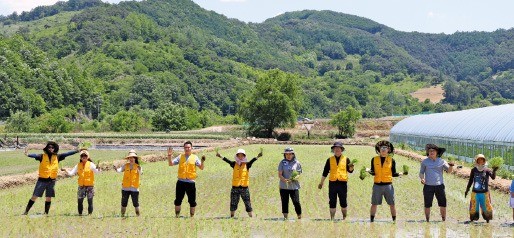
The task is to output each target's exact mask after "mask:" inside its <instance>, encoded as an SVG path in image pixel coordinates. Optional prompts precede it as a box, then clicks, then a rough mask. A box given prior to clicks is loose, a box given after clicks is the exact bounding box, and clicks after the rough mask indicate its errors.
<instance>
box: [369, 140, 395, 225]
mask: <svg viewBox="0 0 514 238" xmlns="http://www.w3.org/2000/svg"><path fill="white" fill-rule="evenodd" d="M375 151H376V152H377V154H378V156H375V157H373V158H372V159H371V168H370V171H369V173H370V174H371V175H373V176H375V177H374V179H373V181H374V183H373V192H372V195H371V208H370V212H369V213H370V221H371V222H373V221H374V220H375V214H376V213H377V206H378V205H382V197H384V198H385V200H386V202H387V205H389V209H390V210H391V217H392V218H393V221H396V208H395V206H394V187H393V177H398V176H400V175H401V173H397V172H396V162H395V161H394V159H393V157H392V154H393V153H394V146H393V144H391V142H389V141H385V140H383V141H379V142H378V143H377V144H376V145H375Z"/></svg>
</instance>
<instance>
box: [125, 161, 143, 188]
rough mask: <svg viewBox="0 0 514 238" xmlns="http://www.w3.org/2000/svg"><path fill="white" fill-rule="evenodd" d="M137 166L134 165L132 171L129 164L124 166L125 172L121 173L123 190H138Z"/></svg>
mask: <svg viewBox="0 0 514 238" xmlns="http://www.w3.org/2000/svg"><path fill="white" fill-rule="evenodd" d="M138 168H139V165H138V164H136V163H134V166H133V167H132V169H130V163H126V164H125V171H124V172H123V183H122V186H123V187H124V188H129V187H133V188H139V170H138Z"/></svg>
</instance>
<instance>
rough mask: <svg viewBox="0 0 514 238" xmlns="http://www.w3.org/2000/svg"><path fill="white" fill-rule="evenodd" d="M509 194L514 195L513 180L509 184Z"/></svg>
mask: <svg viewBox="0 0 514 238" xmlns="http://www.w3.org/2000/svg"><path fill="white" fill-rule="evenodd" d="M510 192H511V193H514V180H512V183H511V184H510Z"/></svg>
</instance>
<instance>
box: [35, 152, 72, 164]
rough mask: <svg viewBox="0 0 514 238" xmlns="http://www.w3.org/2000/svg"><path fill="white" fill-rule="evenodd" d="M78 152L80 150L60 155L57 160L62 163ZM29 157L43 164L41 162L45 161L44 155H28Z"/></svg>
mask: <svg viewBox="0 0 514 238" xmlns="http://www.w3.org/2000/svg"><path fill="white" fill-rule="evenodd" d="M78 152H79V151H78V150H72V151H68V152H66V153H62V154H58V155H57V160H58V161H59V162H61V161H62V160H64V159H66V157H68V156H70V155H74V154H76V153H78ZM27 156H28V157H30V158H34V159H36V160H37V161H39V162H40V163H41V160H42V159H43V154H28V155H27Z"/></svg>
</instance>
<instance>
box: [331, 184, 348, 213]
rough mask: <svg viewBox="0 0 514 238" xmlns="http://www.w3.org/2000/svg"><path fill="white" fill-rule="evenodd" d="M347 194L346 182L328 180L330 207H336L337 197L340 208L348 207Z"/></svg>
mask: <svg viewBox="0 0 514 238" xmlns="http://www.w3.org/2000/svg"><path fill="white" fill-rule="evenodd" d="M347 195H348V184H347V183H346V182H343V181H334V182H328V200H329V201H328V204H329V206H330V208H336V207H337V197H339V205H340V206H341V207H342V208H346V207H348V203H347V201H346V197H347Z"/></svg>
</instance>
